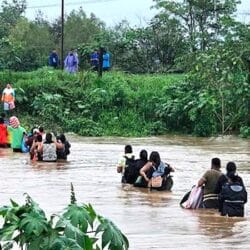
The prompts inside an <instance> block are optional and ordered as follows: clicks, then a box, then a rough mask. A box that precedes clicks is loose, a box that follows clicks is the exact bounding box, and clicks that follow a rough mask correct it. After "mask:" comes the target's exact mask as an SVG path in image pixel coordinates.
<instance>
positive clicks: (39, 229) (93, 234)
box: [0, 191, 129, 250]
mask: <svg viewBox="0 0 250 250" xmlns="http://www.w3.org/2000/svg"><path fill="white" fill-rule="evenodd" d="M72 192H73V191H72ZM72 196H73V198H72V197H71V203H70V204H69V205H68V206H67V207H66V208H65V211H64V212H63V214H53V215H52V216H51V217H50V218H49V219H48V218H47V217H46V215H45V213H44V211H43V210H42V209H41V208H40V207H39V206H38V204H37V203H35V202H34V201H33V200H32V199H31V197H29V196H28V195H26V202H25V204H24V205H19V204H17V203H16V202H15V201H13V200H11V205H10V206H3V207H1V208H0V216H1V217H2V218H3V219H4V223H3V225H2V226H1V229H0V241H1V242H3V244H4V245H3V249H5V250H7V249H12V247H13V244H14V243H16V244H18V246H19V247H20V248H21V249H27V250H39V249H41V250H44V249H46V250H56V249H65V250H66V249H69V250H100V249H104V248H105V249H110V250H118V249H119V250H126V249H128V247H129V243H128V239H127V238H126V236H125V235H124V234H123V233H122V232H121V231H120V230H119V228H117V226H116V225H115V224H114V223H113V222H112V221H110V220H108V219H106V218H104V217H102V216H100V215H98V214H97V213H96V212H95V210H94V209H93V207H92V206H91V205H90V204H88V205H87V204H83V205H77V204H76V199H75V197H74V193H73V195H72ZM1 249H2V248H1Z"/></svg>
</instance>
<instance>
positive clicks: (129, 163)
mask: <svg viewBox="0 0 250 250" xmlns="http://www.w3.org/2000/svg"><path fill="white" fill-rule="evenodd" d="M124 157H125V159H126V162H125V171H124V179H125V182H126V183H129V184H134V183H135V181H136V178H137V176H138V175H137V169H136V162H137V160H135V157H134V156H132V157H131V158H128V157H127V156H124Z"/></svg>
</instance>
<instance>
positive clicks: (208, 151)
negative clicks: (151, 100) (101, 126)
mask: <svg viewBox="0 0 250 250" xmlns="http://www.w3.org/2000/svg"><path fill="white" fill-rule="evenodd" d="M69 139H70V142H71V144H72V147H71V154H70V155H69V157H68V161H67V162H66V163H63V162H58V163H31V162H30V161H29V156H28V155H27V154H19V153H13V152H12V151H11V150H10V149H0V168H1V171H0V176H1V182H0V187H1V188H0V192H1V194H0V205H1V206H2V205H6V204H9V199H10V198H12V199H13V200H15V201H17V202H20V203H23V202H24V196H23V194H24V193H28V194H29V195H30V196H31V197H32V198H33V199H34V200H35V201H36V202H37V203H39V205H40V206H41V208H43V209H44V210H45V211H46V214H47V216H49V215H51V214H52V213H58V212H61V211H62V209H63V208H64V207H66V205H67V204H68V203H69V201H70V183H71V182H72V183H73V185H74V188H75V193H76V198H77V201H78V203H81V202H82V203H91V204H92V205H93V207H94V208H95V210H96V211H97V212H98V213H99V214H101V215H103V216H105V217H107V218H109V219H111V220H112V221H113V222H114V223H115V224H116V225H117V226H118V227H119V228H120V229H121V230H122V232H124V233H125V235H126V236H127V237H128V239H129V242H130V249H133V250H146V249H250V236H249V235H250V208H249V205H248V204H246V206H245V214H246V216H245V217H244V218H226V217H221V216H220V215H219V214H218V213H217V212H216V211H215V210H202V209H199V210H185V209H182V208H181V207H180V206H179V201H180V200H181V198H182V196H183V195H184V194H185V193H186V192H187V191H189V190H190V188H191V187H192V186H193V185H194V184H196V183H197V181H198V180H199V178H200V177H201V176H202V175H203V173H204V172H205V171H206V170H207V169H209V168H210V161H211V158H213V157H219V158H220V159H221V161H222V171H223V172H225V165H226V163H227V162H228V161H234V162H235V163H236V164H237V167H238V173H239V175H240V176H241V177H242V178H243V180H244V183H245V185H246V188H247V191H248V192H249V193H250V141H249V140H244V139H238V138H235V137H224V138H220V137H219V138H194V137H187V136H185V137H184V136H164V137H149V138H117V137H108V138H107V137H105V138H89V137H88V138H86V137H78V136H69ZM126 144H131V145H132V146H133V150H134V154H135V155H136V156H138V155H139V152H140V150H141V149H146V150H147V151H148V152H149V153H150V152H151V151H153V150H154V151H159V153H160V155H161V158H162V160H163V161H165V162H167V163H169V164H170V165H172V166H173V167H174V168H175V173H173V179H174V186H173V188H172V192H151V191H149V190H147V189H139V188H133V187H130V186H122V185H121V183H120V178H121V177H120V175H119V174H117V173H116V165H117V162H118V160H119V158H120V157H121V156H122V154H123V151H124V145H126Z"/></svg>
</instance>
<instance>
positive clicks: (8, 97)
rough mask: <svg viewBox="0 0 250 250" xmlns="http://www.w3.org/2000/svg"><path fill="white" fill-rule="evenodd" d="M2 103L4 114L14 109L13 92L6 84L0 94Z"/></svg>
mask: <svg viewBox="0 0 250 250" xmlns="http://www.w3.org/2000/svg"><path fill="white" fill-rule="evenodd" d="M1 100H2V103H3V110H4V112H10V111H12V110H13V109H14V108H15V91H14V89H13V88H12V87H11V85H10V83H8V84H7V85H6V87H5V89H4V90H3V93H2V98H1Z"/></svg>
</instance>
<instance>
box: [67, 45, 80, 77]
mask: <svg viewBox="0 0 250 250" xmlns="http://www.w3.org/2000/svg"><path fill="white" fill-rule="evenodd" d="M64 69H65V71H67V72H68V73H71V74H74V73H76V72H77V71H78V56H77V54H76V53H74V51H73V49H71V50H70V51H69V53H68V55H67V57H66V58H65V60H64Z"/></svg>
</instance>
